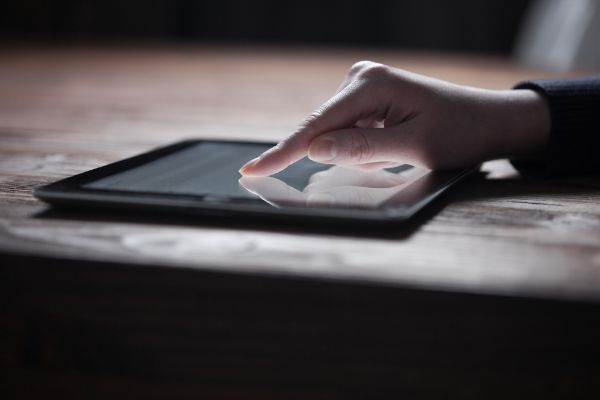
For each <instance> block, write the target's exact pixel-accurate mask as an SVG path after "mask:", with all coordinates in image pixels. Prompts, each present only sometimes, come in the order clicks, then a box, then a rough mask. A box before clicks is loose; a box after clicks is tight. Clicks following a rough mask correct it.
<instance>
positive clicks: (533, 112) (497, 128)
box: [487, 89, 550, 159]
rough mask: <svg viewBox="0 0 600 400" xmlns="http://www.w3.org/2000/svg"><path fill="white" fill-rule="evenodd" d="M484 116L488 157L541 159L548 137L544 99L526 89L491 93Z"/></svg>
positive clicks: (547, 110) (548, 118)
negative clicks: (487, 135)
mask: <svg viewBox="0 0 600 400" xmlns="http://www.w3.org/2000/svg"><path fill="white" fill-rule="evenodd" d="M492 103H493V104H492V106H491V107H489V112H488V113H487V118H489V121H488V122H487V123H488V124H489V125H488V126H489V128H490V130H491V131H490V132H489V133H490V135H491V137H492V138H493V139H492V140H490V143H491V145H492V148H491V149H490V154H489V158H490V159H493V158H507V157H508V158H524V157H528V158H529V157H531V158H535V157H541V156H542V153H543V152H544V150H545V148H546V146H547V143H548V140H549V137H550V111H549V109H548V104H547V102H546V99H545V98H544V97H543V96H542V95H541V94H539V93H537V92H536V91H533V90H529V89H517V90H506V91H497V92H494V95H493V100H492Z"/></svg>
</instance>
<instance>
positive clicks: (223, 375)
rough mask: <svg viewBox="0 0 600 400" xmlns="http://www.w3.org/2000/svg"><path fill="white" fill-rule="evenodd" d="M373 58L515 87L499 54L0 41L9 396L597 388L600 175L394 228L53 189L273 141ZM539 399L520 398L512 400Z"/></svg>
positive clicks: (2, 350)
mask: <svg viewBox="0 0 600 400" xmlns="http://www.w3.org/2000/svg"><path fill="white" fill-rule="evenodd" d="M360 59H373V60H376V61H380V62H384V63H389V64H392V65H395V66H398V67H401V68H405V69H410V70H413V71H416V72H420V73H423V74H428V75H432V76H436V77H439V78H443V79H448V80H451V81H455V82H459V83H464V84H472V85H477V86H483V87H489V88H509V87H510V86H512V85H513V84H514V83H515V82H516V81H518V80H520V79H525V78H534V77H547V76H552V75H550V74H548V73H540V72H539V71H533V70H528V69H524V68H519V67H516V66H514V65H512V64H511V63H510V62H509V61H507V60H503V59H496V58H491V57H474V56H469V57H466V56H459V55H440V54H427V53H406V52H396V51H370V50H361V49H326V48H323V49H302V48H298V49H286V48H256V47H224V46H221V47H218V46H185V45H181V46H165V45H162V46H150V45H137V46H133V45H131V46H124V45H123V46H118V47H115V46H113V47H109V46H99V45H96V46H91V47H90V46H83V45H79V46H62V47H61V46H50V45H37V46H32V45H27V46H19V45H15V44H11V45H7V44H5V45H2V46H1V47H0V252H1V254H0V262H1V267H0V304H2V306H1V308H0V310H1V311H0V365H1V366H3V367H5V369H4V371H5V373H4V372H3V373H2V374H0V375H2V377H0V385H5V387H6V389H7V390H5V391H4V392H5V393H10V394H13V395H15V396H18V397H20V398H22V397H27V396H30V397H44V398H47V397H48V396H50V397H52V396H56V397H59V398H64V397H65V396H69V395H70V396H73V397H82V396H84V395H85V396H86V397H92V398H95V397H98V398H106V397H109V396H110V397H115V396H116V397H124V396H127V397H130V396H131V395H139V394H144V395H145V397H150V398H163V397H169V398H174V397H175V398H177V397H182V398H187V397H192V396H194V397H197V395H203V396H204V398H211V397H212V398H234V399H246V398H262V399H265V398H307V397H316V398H347V397H367V398H373V397H379V396H382V397H383V395H384V394H386V393H387V394H388V395H389V393H393V394H394V395H395V396H396V397H397V396H399V395H407V396H410V397H411V398H439V397H442V396H445V397H450V398H452V397H456V398H506V397H508V396H511V397H515V396H514V394H515V393H518V394H520V395H523V396H525V395H527V396H528V397H530V398H537V397H544V398H575V397H577V396H579V395H581V396H585V395H586V394H589V392H595V391H597V390H598V389H600V388H599V387H598V386H599V385H598V383H596V381H597V379H596V378H597V377H598V375H597V374H598V365H599V364H600V361H598V355H599V354H600V344H599V343H598V342H599V341H598V340H597V338H598V334H599V333H600V307H599V304H598V300H599V299H600V179H599V178H598V177H597V176H587V177H577V178H569V179H564V178H563V179H553V180H531V179H525V178H522V177H520V176H519V175H518V174H517V173H516V172H515V171H514V170H513V169H512V168H511V167H510V166H509V164H508V163H507V162H506V161H495V162H491V163H487V164H486V165H484V170H485V171H487V172H488V174H487V176H481V177H478V178H475V179H472V180H470V181H468V182H466V183H465V184H463V185H462V186H460V187H459V188H457V189H456V190H454V191H453V192H452V193H451V194H449V195H448V196H445V197H444V198H443V199H442V200H440V201H438V202H437V203H436V204H435V205H434V206H433V207H430V208H429V209H428V210H426V211H425V212H424V213H422V214H421V215H420V216H419V217H418V218H417V219H416V220H415V221H413V222H411V223H409V224H407V225H405V226H399V227H398V228H397V229H392V230H389V231H385V232H373V231H372V230H360V229H357V230H354V231H348V230H346V231H340V230H336V229H333V228H328V227H312V228H307V227H295V226H282V225H276V224H275V225H273V224H271V225H265V224H262V223H260V222H256V221H255V222H252V223H230V222H226V221H219V220H215V219H211V220H191V221H190V220H189V219H188V220H182V219H178V218H171V217H168V216H154V217H148V216H142V215H130V214H128V215H124V214H119V213H106V212H102V213H93V214H92V213H87V212H81V211H75V210H73V211H68V210H53V209H49V208H48V207H47V206H46V205H44V204H42V203H41V202H39V201H38V200H36V199H34V198H33V197H32V195H31V190H32V188H33V187H34V186H36V185H40V184H44V183H48V182H51V181H54V180H57V179H59V178H62V177H65V176H68V175H72V174H75V173H78V172H82V171H85V170H88V169H91V168H94V167H97V166H100V165H103V164H106V163H109V162H112V161H115V160H118V159H121V158H124V157H127V156H131V155H134V154H136V153H139V152H143V151H146V150H148V149H151V148H153V147H156V146H160V145H164V144H167V143H170V142H173V141H176V140H179V139H182V138H190V137H202V138H231V139H252V140H277V139H278V138H281V137H282V136H284V135H286V134H287V133H289V132H290V131H291V130H293V129H294V127H295V125H296V124H297V123H298V122H299V121H301V120H302V118H303V117H304V116H306V115H307V114H308V113H309V112H310V111H312V110H313V109H314V108H316V107H317V106H318V105H319V104H321V103H322V102H323V101H325V100H326V99H327V98H328V97H329V96H330V95H331V94H332V93H333V91H334V90H335V88H336V87H337V85H338V83H339V82H340V80H341V79H342V77H343V75H344V74H345V72H346V70H347V68H348V67H349V66H350V65H351V64H352V63H353V62H354V61H357V60H360ZM517 397H520V396H517Z"/></svg>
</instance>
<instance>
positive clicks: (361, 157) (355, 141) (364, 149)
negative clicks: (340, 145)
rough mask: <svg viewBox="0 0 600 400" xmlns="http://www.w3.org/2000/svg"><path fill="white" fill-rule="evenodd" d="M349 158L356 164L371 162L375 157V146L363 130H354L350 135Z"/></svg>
mask: <svg viewBox="0 0 600 400" xmlns="http://www.w3.org/2000/svg"><path fill="white" fill-rule="evenodd" d="M348 152H349V154H348V158H349V159H350V160H351V161H352V162H353V163H356V164H362V163H365V162H369V161H370V160H371V159H372V158H373V148H372V146H371V144H370V142H369V140H368V138H367V137H366V135H365V134H364V133H362V132H354V133H353V134H352V135H351V136H350V147H349V149H348Z"/></svg>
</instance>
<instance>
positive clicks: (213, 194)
mask: <svg viewBox="0 0 600 400" xmlns="http://www.w3.org/2000/svg"><path fill="white" fill-rule="evenodd" d="M271 146H273V143H257V142H232V141H212V140H188V141H183V142H179V143H175V144H173V145H170V146H167V147H163V148H159V149H156V150H153V151H150V152H148V153H144V154H141V155H138V156H136V157H133V158H129V159H126V160H123V161H119V162H116V163H113V164H109V165H107V166H104V167H101V168H97V169H94V170H92V171H89V172H85V173H82V174H79V175H75V176H72V177H70V178H67V179H63V180H61V181H58V182H55V183H52V184H49V185H45V186H41V187H37V188H35V189H34V195H35V196H36V197H38V198H40V199H42V200H44V201H46V202H48V203H51V204H54V205H63V206H65V205H66V206H71V207H73V206H79V207H89V208H90V212H93V211H94V210H96V209H97V208H113V209H114V208H117V209H123V210H130V211H131V212H134V213H139V212H144V211H151V212H159V213H178V214H187V215H192V216H196V217H197V218H198V221H199V222H201V221H202V218H201V216H216V217H229V218H238V219H239V218H246V217H252V218H260V219H271V220H290V219H295V220H297V221H317V222H324V221H330V222H336V221H337V222H352V223H361V224H364V223H376V224H382V223H398V222H401V221H405V220H407V219H409V218H410V217H412V216H413V215H415V214H416V213H417V212H418V211H419V210H421V209H422V208H423V207H425V206H426V205H427V204H428V203H430V202H431V201H432V200H434V199H435V198H436V197H438V196H439V195H440V194H442V193H443V192H444V191H446V190H448V189H449V188H450V187H452V186H453V185H455V184H456V183H457V182H459V181H460V180H462V179H464V178H465V177H467V176H468V175H469V174H470V173H472V172H474V171H476V170H477V169H478V167H473V168H468V169H464V170H461V171H453V172H433V171H430V170H427V169H423V168H418V167H413V166H411V165H407V164H405V165H398V166H396V167H394V168H387V169H377V170H370V171H366V170H361V169H357V168H347V167H341V166H332V165H327V164H320V163H316V162H313V161H311V160H309V159H308V158H304V159H302V160H300V161H298V162H296V163H295V164H292V165H291V166H289V167H288V168H286V169H285V170H283V171H281V172H279V173H277V174H275V175H272V176H268V177H243V176H241V175H240V173H239V172H238V170H239V168H240V167H241V166H242V165H243V164H244V163H245V162H246V161H248V160H250V159H252V158H254V157H256V156H258V155H259V154H261V153H262V152H263V151H265V150H267V149H268V148H270V147H271Z"/></svg>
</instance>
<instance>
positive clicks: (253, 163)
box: [238, 157, 259, 175]
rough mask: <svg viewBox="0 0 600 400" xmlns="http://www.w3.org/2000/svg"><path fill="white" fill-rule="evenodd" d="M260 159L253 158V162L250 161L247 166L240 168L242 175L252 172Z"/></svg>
mask: <svg viewBox="0 0 600 400" xmlns="http://www.w3.org/2000/svg"><path fill="white" fill-rule="evenodd" d="M258 158H259V157H256V158H253V159H252V160H250V161H248V162H247V163H246V164H244V165H242V168H240V169H239V171H238V172H239V173H240V174H242V175H243V174H245V173H247V172H250V170H251V169H252V167H254V165H255V164H256V163H257V162H258Z"/></svg>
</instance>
